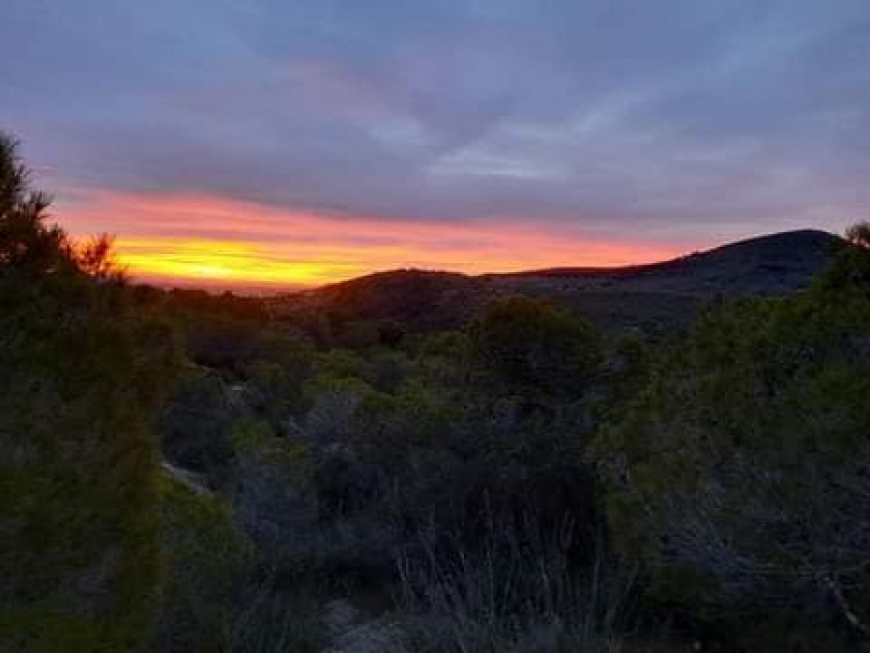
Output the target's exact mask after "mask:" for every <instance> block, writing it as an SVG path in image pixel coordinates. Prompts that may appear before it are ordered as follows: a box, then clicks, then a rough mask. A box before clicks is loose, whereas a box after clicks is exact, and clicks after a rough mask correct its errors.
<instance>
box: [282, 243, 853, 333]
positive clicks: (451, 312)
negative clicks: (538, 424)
mask: <svg viewBox="0 0 870 653" xmlns="http://www.w3.org/2000/svg"><path fill="white" fill-rule="evenodd" d="M843 242H844V241H843V240H842V239H840V238H839V237H837V236H834V235H832V234H829V233H827V232H824V231H816V230H801V231H789V232H784V233H778V234H772V235H768V236H761V237H758V238H751V239H748V240H743V241H739V242H736V243H731V244H727V245H723V246H721V247H717V248H715V249H711V250H708V251H705V252H696V253H693V254H690V255H687V256H682V257H679V258H676V259H673V260H669V261H664V262H661V263H652V264H648V265H637V266H628V267H618V268H582V267H565V268H553V269H545V270H532V271H527V272H518V273H511V274H488V275H482V276H476V277H475V276H467V275H462V274H456V273H450V272H430V271H424V270H393V271H389V272H381V273H377V274H371V275H367V276H364V277H359V278H356V279H352V280H350V281H345V282H342V283H337V284H332V285H328V286H324V287H322V288H318V289H314V290H308V291H304V292H299V293H293V294H289V295H284V296H281V297H279V298H277V299H275V300H273V301H272V302H271V306H272V309H273V312H274V314H275V316H276V317H278V318H292V317H293V316H297V315H301V314H307V315H310V314H312V313H331V314H337V315H340V316H342V317H343V318H346V319H366V320H379V319H392V320H396V321H400V322H404V323H407V324H409V325H411V326H413V327H415V328H422V329H431V328H448V327H451V326H458V325H459V324H462V323H463V322H464V321H465V320H466V319H467V318H468V317H469V316H470V315H471V314H472V313H473V312H474V311H475V310H476V309H477V308H478V307H479V306H480V305H481V304H482V303H485V302H486V301H487V300H488V299H490V298H492V297H495V296H499V295H506V294H527V295H532V296H537V297H544V298H546V299H549V300H551V301H554V302H557V303H560V304H565V305H568V306H571V307H573V308H574V309H575V310H577V312H579V313H580V314H581V315H583V316H584V317H586V318H587V319H589V320H590V321H592V322H593V323H594V324H596V326H598V327H599V328H601V329H603V330H604V331H606V332H613V331H614V330H616V331H624V330H630V329H640V330H643V331H646V332H650V333H663V332H667V331H669V330H671V329H674V328H680V327H682V326H684V325H685V324H687V323H688V321H690V320H691V319H692V318H693V317H694V315H695V314H696V313H697V311H698V309H699V308H700V307H701V306H702V305H704V304H705V303H707V302H709V301H710V300H711V299H712V298H714V297H716V296H725V297H731V296H739V295H779V294H788V293H792V292H796V291H800V290H803V289H805V288H807V287H808V286H809V284H810V282H811V280H812V278H813V276H814V275H815V274H816V273H817V272H819V271H820V270H821V269H823V268H824V267H825V266H826V265H827V264H828V262H829V261H830V259H831V256H832V254H833V252H834V251H835V250H836V249H837V247H838V246H839V245H841V244H842V243H843Z"/></svg>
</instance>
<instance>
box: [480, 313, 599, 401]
mask: <svg viewBox="0 0 870 653" xmlns="http://www.w3.org/2000/svg"><path fill="white" fill-rule="evenodd" d="M469 333H470V335H471V339H472V342H473V344H474V347H475V349H476V351H477V353H478V354H479V355H480V356H481V357H482V359H483V360H484V361H485V362H486V364H487V365H489V366H490V367H491V368H492V369H493V370H494V371H495V372H496V373H497V374H498V375H500V376H501V378H503V379H504V380H505V381H507V382H508V383H510V384H513V385H519V386H522V385H530V386H537V387H539V388H543V389H545V390H547V391H551V392H559V393H567V394H580V393H582V391H583V390H584V389H585V388H586V386H587V385H588V383H589V380H590V379H591V378H592V377H593V376H594V375H595V373H596V372H597V371H598V367H599V365H600V362H601V351H600V347H599V344H598V340H597V337H596V335H595V332H594V331H593V329H592V327H591V326H590V325H589V324H588V323H587V322H585V321H584V320H582V319H581V318H579V317H575V316H574V315H572V314H570V313H568V312H567V311H565V310H563V309H560V308H556V307H554V306H551V305H549V304H547V303H545V302H542V301H540V300H537V299H531V298H528V297H521V296H520V297H510V298H507V299H499V300H494V301H493V302H491V303H490V304H489V305H487V306H486V307H485V308H484V309H483V310H482V311H481V312H480V313H479V314H478V315H477V316H476V317H475V318H474V319H473V320H472V322H471V324H470V326H469Z"/></svg>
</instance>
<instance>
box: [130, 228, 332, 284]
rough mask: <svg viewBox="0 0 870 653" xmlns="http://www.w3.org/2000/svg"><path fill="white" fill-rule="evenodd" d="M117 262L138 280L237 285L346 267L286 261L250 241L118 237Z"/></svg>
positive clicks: (304, 278)
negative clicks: (163, 279) (162, 279)
mask: <svg viewBox="0 0 870 653" xmlns="http://www.w3.org/2000/svg"><path fill="white" fill-rule="evenodd" d="M116 253H117V257H118V261H119V263H120V264H121V265H122V266H124V267H126V268H127V270H128V271H129V272H130V274H132V275H134V276H136V277H141V278H149V277H151V278H155V277H156V278H165V279H176V280H183V281H203V282H209V281H221V282H237V283H251V284H254V283H270V284H317V283H327V282H329V281H332V280H334V279H335V278H337V277H340V276H342V275H343V274H347V272H348V270H347V269H346V266H342V265H329V264H313V263H310V262H300V261H289V260H285V259H282V258H281V257H276V256H275V254H274V252H270V251H268V249H267V248H265V247H261V246H257V245H256V244H251V243H239V242H229V241H210V240H174V239H135V238H134V239H130V238H128V239H123V240H119V241H118V242H117V243H116Z"/></svg>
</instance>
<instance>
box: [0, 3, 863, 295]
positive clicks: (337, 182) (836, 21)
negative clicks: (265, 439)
mask: <svg viewBox="0 0 870 653" xmlns="http://www.w3.org/2000/svg"><path fill="white" fill-rule="evenodd" d="M0 129H3V130H6V131H9V132H12V133H13V134H14V135H15V136H17V137H18V138H19V139H20V140H21V141H22V153H23V154H24V156H25V157H26V159H27V161H28V162H29V164H30V165H31V166H32V167H33V168H34V170H35V178H36V181H37V182H38V183H39V184H40V185H41V186H42V187H44V188H46V189H47V190H50V191H51V192H53V193H54V195H55V198H56V202H55V205H54V208H53V217H54V218H55V219H56V220H57V221H58V222H60V224H61V225H63V226H64V227H65V228H66V229H67V230H68V231H70V232H71V233H72V234H74V235H76V236H80V237H84V236H85V235H87V234H94V233H102V232H108V233H112V234H115V236H116V243H117V251H118V254H119V257H120V259H121V262H122V263H123V264H125V265H126V266H127V267H128V269H129V271H130V273H131V274H132V275H133V276H134V277H137V278H142V279H147V280H154V281H159V282H163V283H176V282H178V283H190V284H194V285H196V284H200V285H209V284H210V285H225V286H228V287H230V286H240V287H241V286H248V287H254V286H263V287H271V286H275V287H278V286H285V285H293V284H296V285H317V284H320V283H326V282H330V281H336V280H339V279H345V278H349V277H353V276H357V275H359V274H364V273H366V272H371V271H375V270H382V269H388V268H400V267H418V268H429V269H451V270H458V271H463V272H468V273H481V272H499V271H509V270H521V269H529V268H539V267H551V266H565V265H617V264H625V263H638V262H648V261H653V260H657V259H662V258H667V257H670V256H674V255H678V254H682V253H685V252H688V251H692V250H695V249H702V248H705V247H709V246H713V245H716V244H720V243H723V242H726V241H729V240H734V239H738V238H742V237H748V236H752V235H758V234H761V233H768V232H774V231H780V230H786V229H797V228H808V227H812V228H819V229H826V230H828V231H835V232H840V231H842V230H843V228H844V227H845V226H846V225H847V224H849V223H851V222H854V221H856V220H859V219H865V218H866V217H867V216H868V213H870V211H868V209H870V183H868V180H870V2H868V1H867V0H825V1H824V2H822V1H820V0H656V1H655V2H652V1H648V0H633V1H628V0H582V1H581V0H438V1H435V0H428V1H414V0H149V1H148V2H136V1H134V0H77V1H76V2H65V1H58V0H3V2H2V9H0Z"/></svg>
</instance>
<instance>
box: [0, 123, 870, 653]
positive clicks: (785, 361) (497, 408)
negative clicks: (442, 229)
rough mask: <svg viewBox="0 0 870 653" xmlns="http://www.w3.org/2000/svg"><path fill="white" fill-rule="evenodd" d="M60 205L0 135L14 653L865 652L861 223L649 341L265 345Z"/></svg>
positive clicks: (257, 319)
mask: <svg viewBox="0 0 870 653" xmlns="http://www.w3.org/2000/svg"><path fill="white" fill-rule="evenodd" d="M47 206H48V201H47V199H46V198H45V197H44V196H42V195H39V194H37V193H34V192H32V191H31V189H30V187H29V183H28V179H27V174H26V170H25V169H24V167H23V166H22V164H21V162H20V161H19V160H18V159H17V158H16V155H15V148H14V146H13V144H12V143H11V142H10V141H9V140H8V139H2V140H0V542H2V546H0V577H2V580H3V582H2V583H0V650H2V651H4V652H5V651H40V652H43V651H44V652H54V651H58V652H60V651H63V652H66V651H75V652H82V653H88V652H90V651H94V652H97V651H100V652H103V651H106V652H109V651H160V652H163V651H166V652H176V651H178V652H185V651H202V652H209V651H215V652H222V651H251V652H258V653H291V652H294V653H295V652H300V653H305V652H308V651H311V652H315V651H323V652H326V651H332V652H335V653H338V652H345V653H365V652H379V651H384V652H387V653H400V652H409V653H410V652H417V651H420V652H433V653H441V652H444V653H448V652H450V653H452V652H456V653H476V652H481V653H490V652H492V653H496V652H514V653H532V652H535V653H538V652H539V653H547V652H563V651H564V652H574V651H578V652H581V653H585V652H605V651H626V652H635V651H637V652H640V651H649V652H658V651H661V652H678V651H698V650H701V651H746V652H747V653H748V652H753V653H755V652H759V651H808V652H809V651H858V650H864V648H863V646H864V645H865V643H866V642H867V641H868V640H870V557H868V552H870V251H868V246H870V226H868V225H866V224H864V225H858V226H856V227H855V228H853V229H852V230H850V232H849V234H848V237H849V240H850V241H851V244H846V243H845V242H844V243H843V244H842V245H840V248H839V251H838V253H837V254H836V257H835V258H834V259H833V263H832V265H831V266H830V267H829V268H828V269H827V270H826V271H825V272H824V273H822V274H821V275H819V276H818V277H817V278H816V279H815V281H814V284H813V286H812V287H811V289H809V290H807V291H805V292H800V293H794V294H791V295H788V296H777V297H767V298H755V299H753V298H743V299H740V300H735V301H719V302H713V303H711V304H710V305H709V306H708V307H707V308H706V309H705V310H704V311H703V313H702V315H701V316H700V318H699V319H698V320H697V322H696V323H695V324H694V325H693V326H692V327H691V328H689V329H688V330H687V331H685V332H679V333H677V332H674V333H671V334H670V337H666V338H661V337H657V338H656V339H654V340H649V339H647V338H646V337H645V334H644V333H642V332H637V333H635V334H634V335H633V336H631V337H628V336H624V335H622V336H620V335H615V334H610V333H598V332H597V331H596V330H595V329H594V328H593V327H591V326H590V325H589V324H588V323H586V322H585V321H584V320H582V319H581V318H579V317H577V316H576V315H575V314H574V313H572V312H571V311H570V310H569V309H567V308H564V307H560V306H558V305H554V304H548V303H546V302H543V301H541V300H539V299H535V298H530V297H526V296H520V295H517V296H506V297H501V298H499V299H496V300H494V301H491V302H489V303H488V304H485V305H484V306H483V307H482V308H480V309H479V310H477V312H476V313H475V314H474V315H473V316H472V317H471V318H470V319H469V320H468V321H467V322H466V323H465V324H464V325H462V326H461V327H460V328H456V329H455V330H437V329H432V328H429V329H427V330H426V331H420V330H417V329H415V328H413V325H409V324H407V323H403V322H401V321H395V320H373V319H355V316H354V315H353V314H352V313H351V312H347V311H346V312H344V313H341V314H335V313H329V314H320V315H307V316H305V318H304V319H302V318H301V317H299V318H298V319H289V318H288V319H285V320H275V319H274V317H273V316H272V315H271V313H270V310H269V307H268V306H267V305H266V304H264V303H263V302H261V301H260V300H255V299H245V298H239V297H234V296H232V295H224V296H219V297H215V296H210V295H207V294H205V293H201V292H193V291H173V292H164V291H161V290H157V289H153V288H147V287H137V286H133V285H131V284H129V283H127V282H125V280H124V279H123V276H122V275H120V274H118V273H117V271H116V270H115V269H114V268H113V266H112V260H111V256H110V242H109V241H108V240H107V239H105V238H103V239H97V240H95V241H93V242H92V243H90V244H89V245H87V246H74V245H73V243H71V241H70V240H69V239H68V238H67V237H66V236H65V234H64V233H63V232H62V231H61V230H59V229H57V228H55V227H52V226H50V225H49V224H47V223H46V219H45V217H46V209H47ZM412 299H413V298H409V301H411V300H412Z"/></svg>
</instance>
